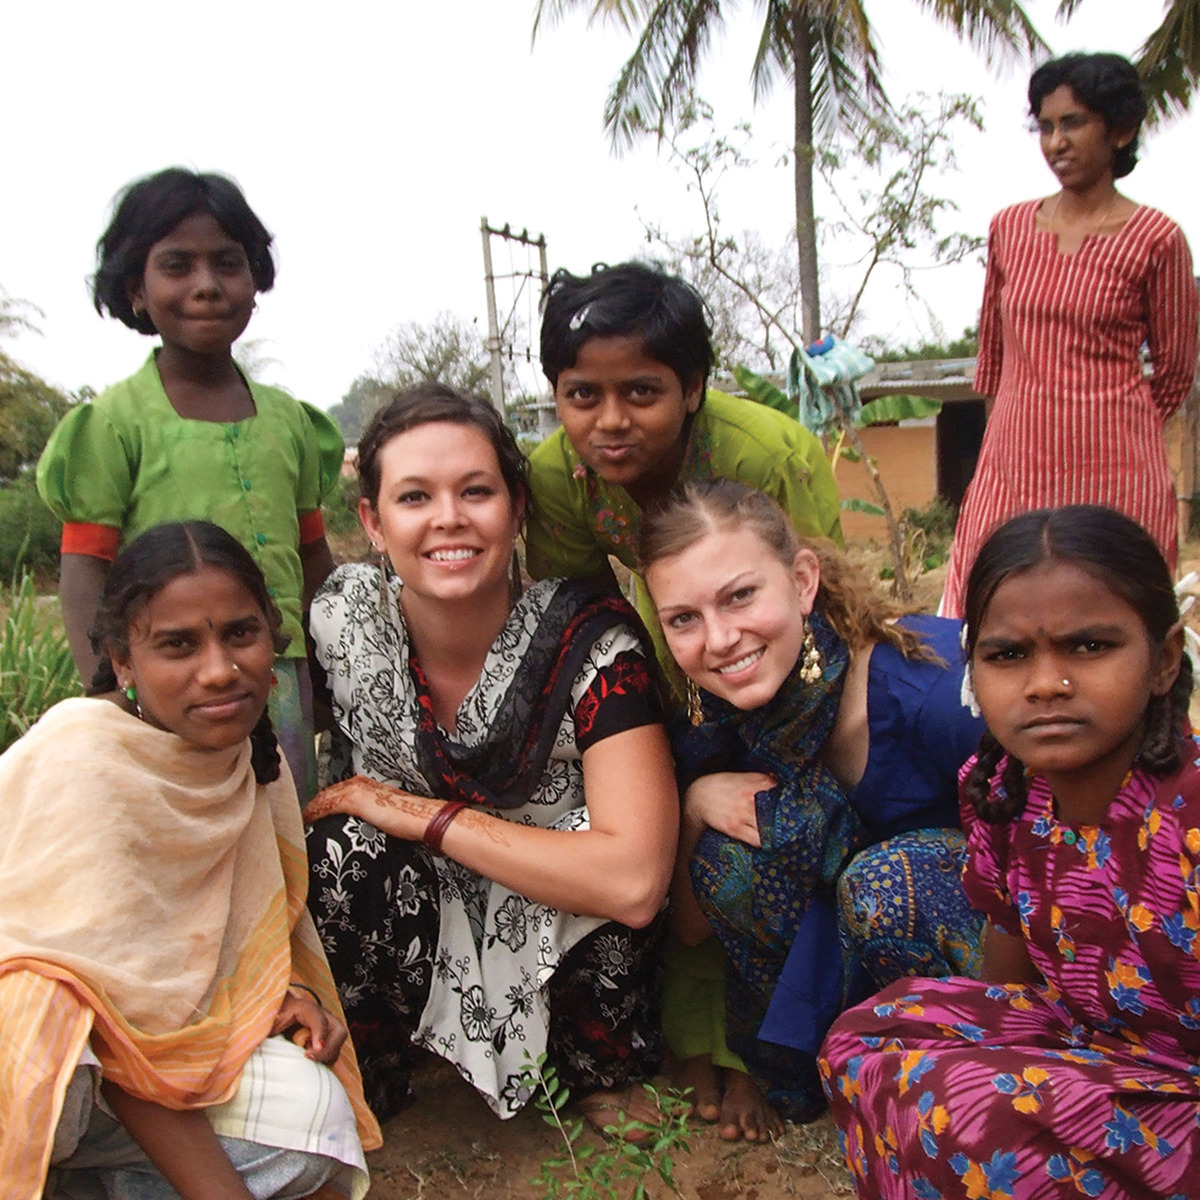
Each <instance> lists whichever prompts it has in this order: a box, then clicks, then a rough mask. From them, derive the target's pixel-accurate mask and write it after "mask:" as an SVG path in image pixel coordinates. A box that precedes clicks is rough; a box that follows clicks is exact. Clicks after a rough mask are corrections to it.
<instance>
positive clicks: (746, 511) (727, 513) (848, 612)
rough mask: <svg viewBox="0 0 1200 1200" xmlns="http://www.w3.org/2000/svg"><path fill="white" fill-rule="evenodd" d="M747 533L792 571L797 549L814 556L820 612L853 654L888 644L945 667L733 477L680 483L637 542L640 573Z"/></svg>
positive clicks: (829, 547) (838, 561) (856, 574)
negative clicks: (700, 545) (706, 543)
mask: <svg viewBox="0 0 1200 1200" xmlns="http://www.w3.org/2000/svg"><path fill="white" fill-rule="evenodd" d="M744 528H749V529H751V530H753V531H754V533H756V534H757V535H758V536H759V538H761V539H762V541H763V543H764V544H765V545H766V546H767V547H768V548H769V549H770V550H771V551H772V553H774V554H775V555H776V557H777V558H778V559H779V561H780V562H782V563H783V564H784V565H785V566H786V567H788V569H789V570H790V569H791V566H792V563H793V561H794V560H795V558H796V553H797V551H799V550H801V549H806V550H811V551H812V553H813V554H815V555H816V557H817V563H818V566H819V572H820V585H819V587H818V588H817V597H816V601H815V607H816V608H818V609H819V610H820V611H821V612H822V613H823V614H824V615H825V617H826V619H827V620H828V621H829V623H830V624H831V625H832V626H833V627H834V629H835V630H836V631H837V634H838V636H839V637H840V638H841V639H842V641H844V642H845V643H846V645H847V646H849V647H850V648H851V649H852V650H858V649H861V648H862V647H864V646H867V645H870V644H872V643H874V642H887V643H888V644H889V645H891V646H894V647H895V648H896V649H897V650H898V651H899V652H900V653H901V654H903V655H904V657H905V658H910V659H916V660H918V661H925V662H937V663H940V662H941V659H939V658H938V657H937V655H936V654H934V653H933V651H932V650H930V649H929V647H928V646H926V645H925V643H924V642H923V641H922V640H921V638H920V637H919V636H918V635H917V634H915V633H913V632H912V630H909V629H905V628H904V627H903V626H901V625H897V624H895V620H896V618H897V617H900V616H903V615H904V614H905V612H906V611H907V610H906V609H904V608H902V607H900V606H899V605H897V604H894V603H893V602H891V601H889V600H885V599H884V598H883V597H882V596H880V595H879V594H878V592H877V591H876V590H875V589H874V588H873V587H872V586H871V585H870V583H868V582H867V580H866V579H864V578H863V575H862V573H861V572H860V571H859V570H858V568H857V567H855V566H854V565H853V564H852V563H851V562H850V561H849V560H848V559H847V558H846V556H845V555H844V554H843V553H842V552H841V551H840V550H839V549H838V548H837V547H836V546H835V545H834V544H833V543H832V542H830V541H827V540H826V539H824V538H802V537H800V535H799V534H797V532H796V530H795V529H794V528H793V527H792V523H791V521H789V520H788V517H787V514H786V513H785V512H784V511H783V509H782V508H780V507H779V505H778V504H776V503H775V501H774V500H772V499H771V497H770V496H767V495H765V494H764V493H762V492H760V491H758V490H757V489H755V488H752V487H748V486H747V485H746V484H744V483H740V482H738V481H737V480H736V479H705V480H697V481H693V482H690V483H685V484H682V485H681V486H680V487H678V488H676V489H675V491H674V492H672V493H671V495H670V497H669V498H668V499H667V500H666V502H665V503H664V504H663V505H662V506H661V507H659V508H657V509H654V510H652V511H651V512H649V513H647V514H646V516H645V518H644V519H643V521H642V528H641V534H640V537H639V539H638V560H639V563H640V566H641V570H642V573H643V575H644V574H645V573H646V572H647V571H648V570H650V568H651V567H653V566H654V564H655V563H658V562H661V561H662V560H663V559H664V558H672V557H674V556H675V555H676V554H682V553H683V551H684V550H686V549H687V548H688V547H689V546H692V545H694V544H695V543H696V542H698V541H699V540H700V539H701V538H702V537H706V536H707V535H708V534H710V533H716V532H720V531H723V530H738V529H744Z"/></svg>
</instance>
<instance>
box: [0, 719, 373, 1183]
mask: <svg viewBox="0 0 1200 1200" xmlns="http://www.w3.org/2000/svg"><path fill="white" fill-rule="evenodd" d="M0 805H2V806H3V807H2V811H3V814H4V821H3V829H4V835H3V838H0V1178H2V1179H4V1180H5V1188H6V1195H10V1196H13V1197H23V1196H26V1195H28V1196H30V1197H37V1196H39V1195H40V1194H41V1187H42V1184H43V1182H44V1179H45V1173H46V1167H47V1163H48V1161H49V1156H50V1150H51V1145H52V1143H53V1138H54V1131H55V1127H56V1125H57V1121H58V1114H59V1110H60V1108H61V1105H62V1101H63V1095H64V1093H65V1090H66V1086H67V1083H68V1081H69V1079H70V1076H71V1074H72V1072H73V1070H74V1068H75V1065H76V1063H77V1062H78V1058H79V1054H80V1052H81V1050H82V1048H83V1046H84V1045H85V1044H86V1043H88V1042H89V1040H90V1044H91V1047H92V1050H93V1051H94V1052H95V1054H96V1055H97V1057H98V1058H99V1060H100V1063H101V1066H102V1069H103V1072H104V1076H105V1077H106V1078H107V1079H110V1080H112V1081H113V1082H115V1083H117V1084H118V1085H119V1086H121V1087H122V1088H124V1089H125V1090H127V1091H129V1092H131V1093H133V1094H134V1095H138V1096H142V1097H145V1098H147V1099H151V1100H154V1101H155V1102H157V1103H159V1104H162V1105H164V1106H166V1107H171V1108H194V1107H203V1106H207V1105H211V1104H215V1103H218V1102H221V1101H224V1100H226V1099H228V1098H229V1097H230V1096H231V1095H232V1094H233V1093H234V1092H235V1091H236V1090H237V1085H238V1080H239V1078H240V1074H241V1069H242V1065H243V1064H244V1063H245V1061H246V1059H247V1058H248V1057H249V1055H250V1053H251V1052H252V1051H253V1050H254V1048H255V1047H256V1046H257V1045H258V1044H259V1043H260V1042H261V1041H262V1040H263V1039H264V1038H265V1037H267V1035H268V1034H269V1032H270V1028H271V1024H272V1021H273V1020H274V1017H275V1014H276V1013H277V1012H278V1010H279V1006H280V1003H281V1001H282V998H283V995H284V992H285V990H286V988H287V985H288V984H289V982H292V981H298V982H302V983H304V984H306V985H308V986H309V987H311V988H312V989H313V990H314V991H315V992H316V993H317V994H318V995H319V996H320V997H321V1000H322V1002H323V1004H324V1005H325V1006H326V1007H327V1008H329V1009H330V1010H332V1011H334V1012H335V1013H337V1015H338V1016H339V1018H340V1017H341V1010H340V1005H339V1004H338V1000H337V993H336V991H335V989H334V984H333V980H332V978H331V976H330V974H329V968H328V966H327V965H326V963H325V957H324V954H323V953H322V951H321V948H320V943H319V941H318V939H317V936H316V932H315V930H314V929H313V926H312V921H311V919H310V918H309V915H308V912H307V910H306V908H305V895H306V891H307V885H308V874H307V868H306V862H305V855H304V837H303V828H302V825H301V820H300V809H299V805H298V803H297V800H296V795H295V791H294V788H293V785H292V781H291V776H290V774H289V772H288V771H287V770H286V768H285V769H284V770H283V771H282V772H281V774H280V778H279V779H278V780H277V781H276V782H274V783H272V784H268V785H266V786H263V787H260V786H259V785H258V784H257V783H256V782H255V779H254V773H253V770H252V769H251V766H250V745H249V742H245V743H242V744H241V745H240V746H237V747H234V748H233V749H230V750H226V751H207V750H201V749H197V748H195V747H192V746H190V745H189V744H187V743H186V742H184V741H183V740H182V739H180V738H178V737H176V736H175V735H174V734H171V733H167V732H164V731H162V730H158V729H154V728H152V727H150V726H148V725H146V724H144V723H143V722H141V721H139V720H137V719H136V718H135V717H132V716H130V715H129V714H127V713H125V712H124V711H122V710H121V709H120V708H118V707H117V706H116V705H114V704H111V703H109V702H108V701H105V700H68V701H65V702H63V703H62V704H59V705H57V706H56V707H55V708H53V709H51V710H50V712H48V713H47V714H46V715H45V716H44V717H43V718H42V719H41V720H40V721H39V722H38V724H37V725H35V726H34V728H33V729H31V730H30V731H29V733H28V734H26V735H25V737H23V738H22V739H21V740H20V741H19V742H18V743H16V745H14V746H13V747H11V748H10V749H9V751H8V752H7V753H5V754H4V756H3V757H2V758H0ZM334 1070H335V1073H336V1074H337V1075H338V1077H339V1079H340V1080H341V1082H342V1084H343V1085H344V1086H345V1088H346V1092H347V1094H348V1095H349V1097H350V1099H351V1103H352V1104H353V1106H354V1110H355V1116H356V1118H357V1123H358V1129H359V1135H360V1138H361V1140H362V1143H363V1146H364V1148H367V1149H371V1148H373V1147H375V1146H378V1145H379V1144H380V1136H379V1128H378V1125H377V1124H376V1122H375V1120H374V1117H373V1116H372V1115H371V1113H370V1110H369V1109H368V1108H367V1107H366V1104H365V1102H364V1101H363V1098H362V1086H361V1082H360V1080H359V1076H358V1066H357V1063H356V1061H355V1059H354V1053H353V1049H352V1048H351V1046H350V1044H349V1043H347V1044H346V1046H345V1048H344V1049H343V1051H342V1055H341V1059H340V1061H339V1063H338V1064H337V1066H336V1067H335V1068H334Z"/></svg>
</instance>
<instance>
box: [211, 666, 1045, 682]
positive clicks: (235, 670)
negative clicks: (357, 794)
mask: <svg viewBox="0 0 1200 1200" xmlns="http://www.w3.org/2000/svg"><path fill="white" fill-rule="evenodd" d="M230 667H231V668H232V669H233V673H234V674H235V675H240V674H241V673H242V668H241V667H239V666H238V665H237V663H230ZM1063 682H1064V683H1066V680H1065V679H1064V680H1063Z"/></svg>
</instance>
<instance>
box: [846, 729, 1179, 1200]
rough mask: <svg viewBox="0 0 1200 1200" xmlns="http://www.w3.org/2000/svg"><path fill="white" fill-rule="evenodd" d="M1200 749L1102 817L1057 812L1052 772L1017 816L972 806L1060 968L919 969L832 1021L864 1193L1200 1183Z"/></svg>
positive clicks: (1132, 789) (989, 894)
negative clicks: (1013, 979) (1025, 975)
mask: <svg viewBox="0 0 1200 1200" xmlns="http://www.w3.org/2000/svg"><path fill="white" fill-rule="evenodd" d="M1198 753H1200V752H1198V750H1197V745H1196V742H1195V741H1194V740H1193V741H1190V742H1189V746H1188V752H1187V760H1186V765H1185V766H1184V767H1183V768H1182V770H1181V771H1180V772H1178V773H1177V774H1176V775H1174V776H1172V777H1170V778H1168V779H1156V778H1154V777H1152V776H1149V775H1147V774H1145V773H1144V772H1142V771H1139V770H1135V771H1133V772H1132V773H1131V775H1130V776H1129V778H1128V779H1127V780H1126V782H1125V784H1124V786H1123V787H1122V789H1121V790H1120V792H1119V793H1118V795H1117V797H1116V798H1115V799H1114V801H1113V803H1112V805H1111V807H1110V809H1109V812H1108V814H1107V816H1106V817H1105V820H1104V821H1103V822H1102V823H1101V824H1100V825H1098V826H1080V827H1071V826H1067V825H1064V824H1062V823H1060V822H1059V821H1058V820H1057V819H1056V817H1055V815H1054V805H1053V798H1052V796H1051V794H1050V791H1049V788H1048V787H1047V786H1046V784H1045V782H1044V781H1043V780H1041V779H1040V778H1034V779H1032V780H1031V781H1030V787H1029V802H1028V804H1027V806H1026V808H1025V811H1024V812H1023V813H1022V814H1021V815H1020V816H1019V817H1017V818H1016V819H1015V820H1014V821H1012V822H1011V823H1008V824H1002V825H987V824H985V823H984V822H982V821H980V820H979V819H978V818H977V817H975V816H974V813H973V812H971V811H968V808H967V806H964V813H963V818H964V825H965V826H966V828H967V833H968V842H969V849H970V861H969V865H968V870H967V874H966V886H967V890H968V894H969V895H970V896H971V898H972V899H973V901H974V902H975V903H976V904H977V905H978V906H979V907H981V908H983V909H984V910H985V911H986V912H987V914H988V916H989V918H990V919H991V920H992V921H993V922H994V923H995V924H996V925H997V926H999V927H1000V928H1001V929H1004V930H1006V931H1007V932H1010V933H1013V934H1017V935H1020V936H1022V937H1024V939H1025V941H1026V944H1027V946H1028V948H1029V953H1030V957H1031V959H1032V961H1033V963H1034V965H1035V966H1036V967H1037V969H1038V970H1039V971H1040V972H1041V974H1042V976H1043V978H1044V980H1045V983H1044V985H1041V986H1036V987H1035V986H1027V985H999V984H988V983H975V982H973V981H970V980H965V979H945V980H902V981H900V982H899V983H897V984H894V985H893V986H892V987H890V988H888V989H887V990H885V991H884V992H882V993H881V994H880V995H879V996H877V997H875V998H874V999H873V1000H871V1001H868V1002H867V1003H866V1004H863V1005H860V1006H859V1007H858V1008H856V1009H853V1010H852V1011H850V1012H849V1013H847V1014H845V1015H844V1016H843V1017H842V1018H841V1019H840V1020H839V1021H838V1022H837V1023H836V1024H835V1025H834V1027H833V1029H832V1031H831V1032H830V1035H829V1037H828V1039H827V1040H826V1043H825V1046H824V1048H823V1051H822V1054H823V1060H822V1074H823V1077H824V1082H825V1086H826V1090H827V1092H828V1094H829V1097H830V1103H831V1106H832V1108H833V1111H834V1115H835V1118H836V1119H837V1122H838V1125H839V1126H840V1128H841V1130H842V1132H843V1136H844V1138H845V1149H846V1156H847V1162H848V1164H849V1166H850V1169H851V1170H852V1171H853V1172H854V1174H855V1178H856V1182H857V1184H858V1188H859V1195H860V1196H863V1197H887V1198H889V1200H890V1198H892V1197H901V1196H903V1197H910V1196H915V1197H918V1198H919V1200H937V1198H939V1197H945V1198H949V1197H968V1198H970V1200H976V1198H979V1200H984V1198H987V1200H992V1198H1000V1197H1004V1198H1006V1200H1007V1198H1012V1200H1035V1198H1036V1200H1043V1198H1045V1200H1051V1198H1054V1200H1057V1198H1059V1197H1063V1198H1065V1197H1078V1196H1089V1197H1099V1198H1102V1200H1133V1198H1139V1200H1140V1198H1145V1200H1150V1198H1151V1197H1154V1198H1162V1197H1171V1198H1176V1197H1177V1198H1179V1200H1183V1197H1187V1196H1195V1195H1196V1194H1197V1192H1196V1188H1197V1179H1200V942H1198V940H1197V933H1198V932H1200V758H1198ZM1001 766H1003V764H1001Z"/></svg>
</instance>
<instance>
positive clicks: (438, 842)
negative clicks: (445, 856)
mask: <svg viewBox="0 0 1200 1200" xmlns="http://www.w3.org/2000/svg"><path fill="white" fill-rule="evenodd" d="M466 807H467V802H466V801H465V800H451V801H450V802H448V803H446V804H443V805H442V807H441V808H439V809H438V810H437V812H435V813H434V814H433V817H432V818H431V820H430V822H429V824H428V825H426V826H425V833H424V835H423V836H422V838H421V841H423V842H424V843H425V845H426V846H428V847H429V849H430V852H431V853H433V854H441V852H442V838H444V837H445V836H446V830H447V829H448V828H449V827H450V822H451V821H453V820H454V818H455V817H457V816H458V814H459V813H460V812H462V810H463V809H464V808H466Z"/></svg>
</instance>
